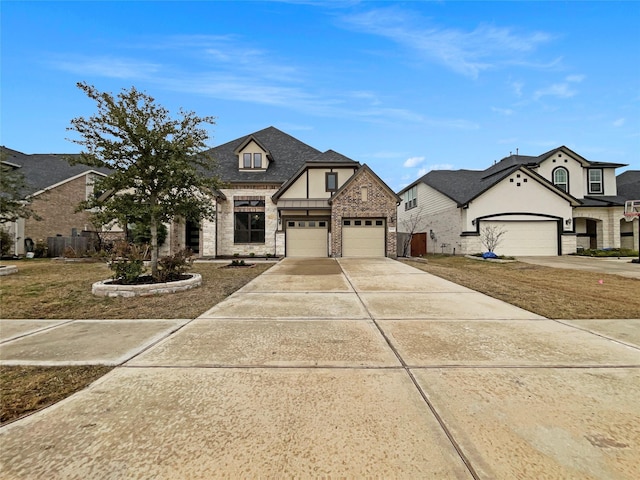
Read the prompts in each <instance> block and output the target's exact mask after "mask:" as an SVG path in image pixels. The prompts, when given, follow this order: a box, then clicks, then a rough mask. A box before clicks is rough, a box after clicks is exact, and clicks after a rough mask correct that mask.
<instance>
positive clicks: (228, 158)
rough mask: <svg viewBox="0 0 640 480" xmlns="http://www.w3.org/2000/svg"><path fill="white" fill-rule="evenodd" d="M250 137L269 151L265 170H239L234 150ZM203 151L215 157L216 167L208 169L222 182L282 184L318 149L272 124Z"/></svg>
mask: <svg viewBox="0 0 640 480" xmlns="http://www.w3.org/2000/svg"><path fill="white" fill-rule="evenodd" d="M251 141H254V142H256V144H257V145H259V146H260V148H261V149H263V150H264V151H266V152H269V156H270V160H271V161H270V162H269V166H268V168H267V169H266V170H265V171H259V172H252V171H241V170H240V169H239V168H238V156H237V152H239V151H240V150H242V149H243V148H245V147H246V145H248V144H249V143H250V142H251ZM206 153H207V154H208V155H210V156H211V157H212V158H213V160H214V161H215V167H214V168H213V169H212V170H211V172H210V173H211V174H212V175H217V176H218V177H219V178H220V180H222V181H223V182H227V183H270V184H274V183H275V184H281V183H284V182H286V181H287V180H288V179H289V178H290V177H291V176H292V175H293V174H295V173H296V172H297V171H298V170H299V169H300V168H301V167H302V166H303V165H304V164H305V163H306V162H307V161H308V160H310V159H311V158H314V157H316V156H317V155H318V154H320V151H319V150H316V149H315V148H313V147H311V146H309V145H307V144H305V143H303V142H301V141H300V140H298V139H296V138H294V137H292V136H291V135H288V134H286V133H284V132H282V131H280V130H278V129H277V128H275V127H267V128H265V129H263V130H259V131H257V132H254V133H251V134H249V135H245V136H243V137H240V138H237V139H235V140H232V141H230V142H227V143H224V144H222V145H219V146H217V147H214V148H211V149H209V150H207V152H206Z"/></svg>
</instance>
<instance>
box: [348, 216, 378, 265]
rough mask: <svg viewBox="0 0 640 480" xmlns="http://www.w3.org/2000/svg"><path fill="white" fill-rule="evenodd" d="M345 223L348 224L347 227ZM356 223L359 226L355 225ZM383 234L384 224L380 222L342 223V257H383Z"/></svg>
mask: <svg viewBox="0 0 640 480" xmlns="http://www.w3.org/2000/svg"><path fill="white" fill-rule="evenodd" d="M347 222H349V224H348V225H347V224H346V223H347ZM356 222H359V223H360V224H359V225H356ZM367 223H370V225H368V224H367ZM376 223H378V224H376ZM385 232H386V229H385V226H384V222H383V221H380V220H377V221H376V220H369V221H367V220H356V221H349V220H347V221H345V222H343V226H342V256H343V257H384V256H385V243H386V242H385Z"/></svg>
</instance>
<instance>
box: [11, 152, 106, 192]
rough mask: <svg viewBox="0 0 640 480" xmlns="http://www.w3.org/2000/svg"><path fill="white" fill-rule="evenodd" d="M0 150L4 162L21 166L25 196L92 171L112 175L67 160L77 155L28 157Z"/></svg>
mask: <svg viewBox="0 0 640 480" xmlns="http://www.w3.org/2000/svg"><path fill="white" fill-rule="evenodd" d="M0 148H1V149H2V161H4V162H9V163H12V164H16V165H19V166H20V167H19V168H18V171H19V172H20V173H21V174H22V175H23V176H24V179H25V184H26V186H27V188H26V190H25V191H24V192H23V195H24V196H27V195H32V194H34V193H36V192H39V191H41V190H44V189H46V188H48V187H51V186H52V185H56V184H58V183H60V182H63V181H65V180H68V179H70V178H73V177H75V176H77V175H80V174H82V173H85V172H89V171H92V170H93V171H97V172H101V173H104V174H109V173H110V170H109V169H107V168H95V167H90V166H88V165H82V164H77V165H70V164H69V163H68V162H67V160H66V159H67V158H73V157H76V156H77V155H69V154H33V155H28V154H26V153H22V152H18V151H16V150H11V149H9V148H5V147H0Z"/></svg>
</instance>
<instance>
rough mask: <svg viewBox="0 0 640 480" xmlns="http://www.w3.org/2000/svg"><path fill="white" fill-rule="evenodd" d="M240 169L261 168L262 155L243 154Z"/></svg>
mask: <svg viewBox="0 0 640 480" xmlns="http://www.w3.org/2000/svg"><path fill="white" fill-rule="evenodd" d="M242 168H257V169H261V168H263V167H262V153H243V154H242Z"/></svg>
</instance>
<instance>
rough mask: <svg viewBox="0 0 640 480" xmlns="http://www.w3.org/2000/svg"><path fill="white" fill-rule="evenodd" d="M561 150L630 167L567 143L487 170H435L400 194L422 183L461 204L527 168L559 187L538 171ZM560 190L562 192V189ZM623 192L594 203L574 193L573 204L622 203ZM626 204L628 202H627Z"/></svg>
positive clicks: (602, 164)
mask: <svg viewBox="0 0 640 480" xmlns="http://www.w3.org/2000/svg"><path fill="white" fill-rule="evenodd" d="M558 151H565V152H570V153H571V154H572V155H575V156H576V157H577V158H578V159H579V160H580V161H581V162H582V163H584V164H586V165H588V166H593V167H608V168H617V167H623V166H626V165H624V164H620V163H607V162H591V161H589V160H586V159H584V158H583V157H581V156H580V155H578V154H576V153H575V152H573V151H571V150H570V149H568V148H567V147H565V146H562V147H558V148H554V149H553V150H550V151H548V152H545V153H543V154H542V155H539V156H537V157H532V156H529V155H509V156H508V157H505V158H503V159H502V160H500V161H499V162H497V163H495V164H494V165H492V166H490V167H489V168H487V169H485V170H432V171H431V172H429V173H427V174H426V175H424V176H423V177H421V178H419V179H418V180H416V181H415V182H413V183H412V184H411V185H409V186H407V187H405V188H404V189H402V190H401V191H400V192H399V193H400V194H402V193H403V192H405V191H406V190H408V189H409V188H411V187H413V186H414V185H416V184H418V183H425V184H427V185H429V186H430V187H432V188H434V189H436V190H437V191H439V192H440V193H442V194H444V195H446V196H447V197H449V198H451V199H452V200H454V201H455V202H456V203H457V204H458V205H464V204H466V203H468V202H469V201H471V200H472V199H474V198H476V197H477V196H478V195H480V194H481V193H483V192H484V191H486V190H488V189H489V188H491V187H492V186H493V185H495V184H497V183H498V182H500V181H501V180H502V179H503V178H505V177H507V176H508V175H510V174H511V173H513V172H514V171H515V170H518V169H519V168H523V169H525V170H526V171H527V173H528V174H530V175H532V176H534V177H536V178H537V179H538V180H539V181H540V182H541V183H542V184H544V185H546V186H548V187H549V188H552V189H554V190H556V189H555V188H554V187H553V185H552V184H551V182H549V181H548V180H546V179H544V178H542V177H541V176H540V175H538V174H537V173H536V171H535V168H536V167H537V166H538V165H540V163H542V162H543V161H544V160H545V159H547V158H548V157H549V156H551V155H553V154H555V153H556V152H558ZM558 192H559V191H558ZM620 196H621V193H620V190H618V196H617V197H598V199H599V200H594V201H593V202H591V200H589V199H588V198H587V199H585V200H584V201H577V200H576V199H574V198H573V197H571V196H568V198H570V199H571V201H572V203H573V202H577V203H581V204H585V205H591V204H593V205H594V206H595V205H607V204H609V205H610V204H619V202H620V200H621V197H620ZM623 203H624V202H623Z"/></svg>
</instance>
